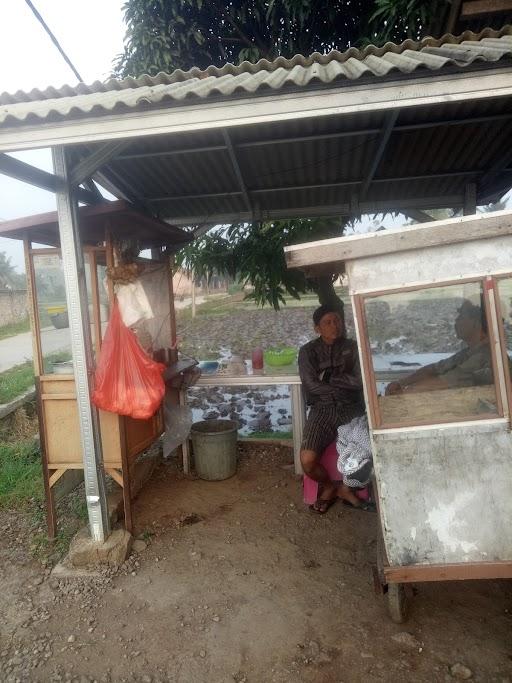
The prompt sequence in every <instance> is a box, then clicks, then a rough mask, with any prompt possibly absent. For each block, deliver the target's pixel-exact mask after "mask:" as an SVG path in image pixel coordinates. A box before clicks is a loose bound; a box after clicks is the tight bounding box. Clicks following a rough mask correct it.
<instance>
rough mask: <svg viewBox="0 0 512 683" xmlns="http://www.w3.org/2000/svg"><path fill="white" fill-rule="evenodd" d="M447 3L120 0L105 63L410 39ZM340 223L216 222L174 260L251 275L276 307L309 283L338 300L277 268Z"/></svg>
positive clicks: (207, 270) (198, 59)
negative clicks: (289, 253)
mask: <svg viewBox="0 0 512 683" xmlns="http://www.w3.org/2000/svg"><path fill="white" fill-rule="evenodd" d="M449 6H450V2H449V0H245V1H243V0H230V2H228V3H214V2H204V1H203V0H127V2H126V3H125V5H124V12H125V21H126V25H127V33H126V38H125V50H124V52H123V54H121V55H120V56H119V58H118V59H117V62H116V64H115V67H114V70H115V74H116V75H117V76H122V77H124V76H135V77H136V76H140V75H141V74H145V73H147V74H150V75H155V74H157V73H158V72H160V71H166V72H170V71H173V70H174V69H182V70H188V69H191V68H192V67H193V66H195V67H198V68H199V69H206V68H207V67H208V66H209V65H211V64H213V65H216V66H221V65H223V64H225V63H226V62H234V63H240V62H242V61H244V60H249V61H251V62H256V61H257V60H258V59H268V60H273V59H275V58H277V57H279V56H284V57H288V58H289V57H292V56H294V55H295V54H303V55H309V54H311V53H312V52H315V51H317V52H321V53H327V52H329V51H330V50H333V49H338V50H344V49H346V48H348V47H350V46H363V45H365V44H367V43H369V42H372V43H377V44H378V43H382V42H385V41H386V40H390V39H392V40H395V41H401V40H403V39H405V38H419V37H420V36H421V35H425V34H428V33H435V32H438V30H439V29H438V28H436V26H440V25H441V24H442V18H443V16H444V14H445V13H446V10H447V9H448V8H449ZM347 224H348V217H347V216H345V217H343V216H339V217H336V218H333V219H329V218H327V219H310V220H293V221H271V222H266V223H249V224H235V225H232V226H229V227H222V228H216V229H213V230H212V231H211V232H210V233H209V234H207V235H205V236H204V237H203V238H202V239H201V240H198V241H196V242H195V243H193V244H192V245H190V246H188V247H186V248H185V249H183V250H182V252H181V253H180V254H179V255H178V261H179V263H180V264H181V265H184V266H186V267H188V268H190V269H192V268H193V269H194V271H195V273H196V275H197V276H199V277H201V276H205V275H211V274H212V273H213V272H218V273H224V274H229V275H230V276H231V277H233V278H234V279H236V280H239V281H241V282H244V283H246V282H250V283H251V284H252V285H253V287H254V290H253V292H252V294H251V295H250V296H252V297H253V298H254V300H255V301H256V302H257V303H258V304H261V305H262V304H264V303H270V304H272V305H273V306H274V307H276V308H278V307H279V305H280V303H283V302H284V295H285V294H286V293H288V294H290V295H292V296H294V297H296V298H299V297H300V295H301V294H303V293H304V292H306V291H311V290H313V291H315V292H316V293H317V294H318V297H319V300H320V302H321V303H337V304H338V305H339V306H341V305H342V304H341V301H340V300H339V298H338V297H337V296H336V294H335V292H334V287H333V282H332V278H331V277H330V276H326V277H316V278H313V277H310V278H306V277H305V276H304V275H303V274H302V273H297V272H291V271H288V270H287V269H286V264H285V260H284V255H283V247H284V246H285V245H287V244H293V243H299V242H305V241H308V240H311V239H322V238H325V237H334V236H340V235H342V234H343V232H344V229H345V227H346V226H347Z"/></svg>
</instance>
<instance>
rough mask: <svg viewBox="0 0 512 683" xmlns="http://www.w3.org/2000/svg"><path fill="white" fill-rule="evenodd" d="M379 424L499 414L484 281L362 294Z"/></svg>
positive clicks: (415, 422)
mask: <svg viewBox="0 0 512 683" xmlns="http://www.w3.org/2000/svg"><path fill="white" fill-rule="evenodd" d="M365 313H366V319H367V327H368V336H369V342H370V348H371V356H372V362H373V367H374V371H375V374H376V378H377V380H378V385H377V393H378V395H379V396H378V406H379V410H380V414H381V422H382V425H383V426H389V425H404V424H417V423H427V424H428V423H432V422H439V421H443V422H444V421H449V420H455V421H456V420H461V419H468V418H471V417H475V418H476V417H484V416H485V417H487V416H489V415H496V414H497V412H498V411H497V403H496V391H495V387H494V380H493V370H492V361H491V350H490V345H489V337H488V332H487V321H486V316H485V310H484V306H483V291H482V286H481V283H477V282H475V283H469V284H461V285H450V286H445V287H429V288H424V289H420V290H415V291H412V292H397V293H393V294H385V295H381V296H377V297H367V298H366V299H365Z"/></svg>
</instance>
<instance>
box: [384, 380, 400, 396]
mask: <svg viewBox="0 0 512 683" xmlns="http://www.w3.org/2000/svg"><path fill="white" fill-rule="evenodd" d="M403 391H404V388H403V387H402V385H401V384H400V382H390V383H389V384H388V386H387V387H386V391H385V392H384V393H385V395H386V396H396V395H397V394H402V393H403Z"/></svg>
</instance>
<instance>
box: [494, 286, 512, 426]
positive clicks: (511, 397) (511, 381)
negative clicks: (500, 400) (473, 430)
mask: <svg viewBox="0 0 512 683" xmlns="http://www.w3.org/2000/svg"><path fill="white" fill-rule="evenodd" d="M510 277H511V276H508V279H510ZM501 279H505V278H501ZM499 292H500V280H498V296H497V297H496V310H497V314H498V327H499V335H500V345H501V352H502V354H503V367H504V368H507V366H508V364H509V358H508V354H507V340H506V338H505V326H504V322H503V321H504V320H505V316H504V311H503V310H502V306H501V297H500V295H499ZM505 383H506V388H507V401H508V415H509V424H510V423H512V377H511V376H510V371H507V372H505Z"/></svg>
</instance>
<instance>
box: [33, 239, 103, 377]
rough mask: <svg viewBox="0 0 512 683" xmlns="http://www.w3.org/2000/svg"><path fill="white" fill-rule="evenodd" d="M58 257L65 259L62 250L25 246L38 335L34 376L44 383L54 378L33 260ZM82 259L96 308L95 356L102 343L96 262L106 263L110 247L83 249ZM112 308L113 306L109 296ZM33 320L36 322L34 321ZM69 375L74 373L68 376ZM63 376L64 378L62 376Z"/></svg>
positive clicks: (92, 300) (93, 322)
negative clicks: (48, 360) (45, 344)
mask: <svg viewBox="0 0 512 683" xmlns="http://www.w3.org/2000/svg"><path fill="white" fill-rule="evenodd" d="M55 255H56V256H59V258H60V259H62V250H61V248H60V247H46V246H35V245H34V244H33V243H32V242H31V241H30V240H27V241H26V242H25V264H26V266H28V270H27V273H29V274H30V277H29V278H28V279H27V287H28V289H29V290H30V292H31V296H30V302H29V308H30V310H29V313H30V317H31V331H32V334H33V335H35V338H36V341H35V348H34V358H33V364H34V376H35V377H41V378H42V379H44V378H48V377H54V375H53V374H51V373H50V374H48V373H47V372H45V355H44V350H43V344H42V337H41V332H42V329H41V321H40V313H39V303H40V302H39V296H38V291H37V284H36V264H35V263H34V257H37V256H55ZM83 255H84V264H85V263H86V262H87V264H88V266H89V271H90V287H88V296H90V297H91V303H92V305H93V315H92V316H91V323H92V324H93V329H94V337H93V339H92V342H93V349H94V352H95V353H96V354H99V351H100V349H101V343H102V335H101V327H98V324H101V323H99V320H100V316H99V303H100V297H99V283H98V278H97V268H96V265H97V260H98V256H100V257H102V259H103V260H105V262H106V260H107V255H108V245H102V246H91V245H83ZM108 298H109V305H110V306H111V305H112V301H111V300H110V293H109V297H108ZM32 318H33V320H32ZM69 374H70V375H71V374H72V373H69ZM63 376H64V375H63Z"/></svg>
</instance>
